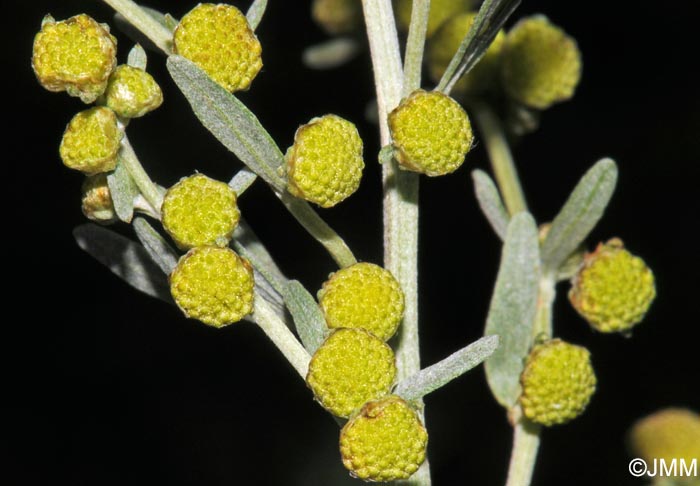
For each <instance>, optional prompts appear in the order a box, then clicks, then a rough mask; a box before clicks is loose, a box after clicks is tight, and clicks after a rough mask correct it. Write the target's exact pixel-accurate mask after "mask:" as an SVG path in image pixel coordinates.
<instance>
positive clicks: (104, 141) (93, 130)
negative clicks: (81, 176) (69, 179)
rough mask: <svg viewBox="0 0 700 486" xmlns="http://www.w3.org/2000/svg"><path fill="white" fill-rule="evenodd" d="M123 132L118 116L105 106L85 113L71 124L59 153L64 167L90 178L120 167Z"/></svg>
mask: <svg viewBox="0 0 700 486" xmlns="http://www.w3.org/2000/svg"><path fill="white" fill-rule="evenodd" d="M121 138H122V132H121V130H120V129H119V126H118V124H117V116H116V115H115V114H114V112H113V111H112V110H110V109H109V108H105V107H103V106H99V107H95V108H90V109H88V110H85V111H81V112H80V113H78V114H77V115H75V116H74V117H73V119H72V120H71V121H70V123H68V126H67V127H66V131H65V132H64V133H63V139H62V140H61V146H60V148H59V153H60V155H61V159H62V160H63V164H64V165H65V166H66V167H69V168H71V169H75V170H79V171H81V172H83V173H85V174H87V175H91V174H98V173H100V172H109V171H111V170H114V168H115V167H116V166H117V154H118V152H119V144H120V143H121Z"/></svg>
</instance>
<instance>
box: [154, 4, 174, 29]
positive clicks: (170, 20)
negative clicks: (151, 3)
mask: <svg viewBox="0 0 700 486" xmlns="http://www.w3.org/2000/svg"><path fill="white" fill-rule="evenodd" d="M151 10H152V9H151ZM179 23H180V21H179V20H178V19H176V18H175V17H173V16H172V15H170V14H169V13H166V14H164V15H163V25H165V26H166V27H167V28H168V29H170V30H171V31H175V28H176V27H177V24H179Z"/></svg>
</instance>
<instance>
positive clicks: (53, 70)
mask: <svg viewBox="0 0 700 486" xmlns="http://www.w3.org/2000/svg"><path fill="white" fill-rule="evenodd" d="M116 55H117V41H116V39H115V38H114V37H112V36H111V35H110V33H109V30H108V28H107V27H106V26H105V25H102V24H99V23H97V22H96V21H95V20H93V19H92V18H91V17H89V16H87V15H85V14H80V15H76V16H75V17H71V18H69V19H67V20H63V21H61V22H55V21H53V20H49V21H46V22H45V23H44V24H43V26H42V28H41V31H40V32H39V33H38V34H37V35H36V36H35V37H34V50H33V54H32V67H33V68H34V73H35V74H36V77H37V79H38V80H39V83H41V85H42V86H43V87H44V88H46V89H47V90H49V91H67V92H68V94H69V95H71V96H78V97H80V99H81V100H83V101H84V102H85V103H92V102H93V101H95V99H96V98H97V97H98V96H99V95H101V94H102V92H103V91H104V90H105V87H106V86H107V79H108V78H109V75H110V73H111V72H112V70H113V69H114V67H115V66H116V63H117V58H116Z"/></svg>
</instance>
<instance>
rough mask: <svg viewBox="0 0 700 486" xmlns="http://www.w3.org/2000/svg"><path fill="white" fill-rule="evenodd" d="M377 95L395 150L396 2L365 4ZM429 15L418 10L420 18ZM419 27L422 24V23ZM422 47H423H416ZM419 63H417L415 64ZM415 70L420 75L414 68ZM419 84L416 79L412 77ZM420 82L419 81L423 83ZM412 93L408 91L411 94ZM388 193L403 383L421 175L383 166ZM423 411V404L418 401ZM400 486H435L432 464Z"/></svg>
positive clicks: (416, 361)
mask: <svg viewBox="0 0 700 486" xmlns="http://www.w3.org/2000/svg"><path fill="white" fill-rule="evenodd" d="M362 7H363V11H364V15H365V24H366V26H367V36H368V38H369V46H370V53H371V55H372V65H373V67H374V79H375V86H376V89H377V107H378V112H379V130H380V134H381V145H382V146H383V147H385V146H388V145H390V144H391V134H390V132H389V125H388V123H387V115H388V113H389V112H390V111H391V110H392V109H393V108H394V107H396V106H397V105H398V104H399V101H400V100H401V94H402V79H403V72H402V69H401V56H400V52H399V42H398V36H397V34H396V24H395V21H394V13H393V10H392V6H391V0H362ZM421 11H424V9H418V12H419V13H420V12H421ZM417 22H418V21H417ZM414 42H417V41H414ZM411 62H413V61H411ZM413 66H414V67H412V68H411V69H415V68H416V66H415V65H413ZM409 78H410V79H412V80H413V81H412V82H415V79H417V78H416V76H409ZM418 79H419V78H418ZM407 89H408V88H407ZM382 180H383V188H384V265H385V267H386V268H387V269H388V270H389V271H391V272H392V273H393V275H394V276H395V277H396V279H397V280H398V281H399V283H400V284H401V288H402V289H403V291H404V295H405V301H406V310H405V314H404V319H403V324H402V325H401V327H400V328H399V340H398V345H397V348H396V364H397V367H398V376H397V379H398V380H402V379H404V378H406V377H408V376H411V375H413V374H414V373H416V372H418V371H419V370H420V347H419V341H418V181H419V179H418V175H417V174H413V173H408V172H403V171H400V170H399V169H398V167H397V164H396V162H395V161H394V160H391V161H388V162H387V163H385V164H383V165H382ZM418 403H419V405H420V401H418ZM400 484H405V485H411V486H430V484H431V480H430V467H429V465H428V461H427V460H426V461H425V462H424V463H423V465H422V466H421V468H420V469H419V470H418V471H417V472H416V473H415V474H414V475H413V476H412V477H411V478H410V479H409V480H407V481H402V482H400Z"/></svg>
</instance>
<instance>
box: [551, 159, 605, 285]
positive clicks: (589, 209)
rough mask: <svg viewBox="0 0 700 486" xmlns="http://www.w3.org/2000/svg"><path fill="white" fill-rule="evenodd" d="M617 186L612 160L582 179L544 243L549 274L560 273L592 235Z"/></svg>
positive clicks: (589, 171) (603, 161) (599, 165)
mask: <svg viewBox="0 0 700 486" xmlns="http://www.w3.org/2000/svg"><path fill="white" fill-rule="evenodd" d="M616 183H617V166H616V165H615V162H613V161H612V160H611V159H602V160H600V161H599V162H597V163H596V164H595V165H594V166H593V167H592V168H591V169H589V170H588V172H586V174H585V175H584V176H583V177H582V178H581V180H580V181H579V183H578V184H577V185H576V188H575V189H574V191H573V192H572V193H571V195H570V196H569V199H568V200H567V201H566V203H565V204H564V207H563V208H562V209H561V211H559V214H558V215H557V217H556V218H554V221H552V226H551V228H550V229H549V232H548V233H547V237H546V238H545V240H544V243H543V244H542V264H543V265H544V270H545V271H547V272H556V271H557V269H558V268H559V266H560V265H561V264H562V263H563V262H564V261H565V260H566V259H567V258H568V257H569V256H570V255H571V254H572V253H573V252H574V250H576V248H577V247H578V246H579V245H580V244H581V243H582V242H583V240H584V239H585V238H586V236H588V234H589V233H590V232H591V230H592V229H593V228H594V227H595V225H596V223H598V221H599V220H600V218H601V217H602V216H603V212H604V211H605V208H606V206H607V205H608V203H609V202H610V198H611V197H612V194H613V192H614V191H615V184H616Z"/></svg>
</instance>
